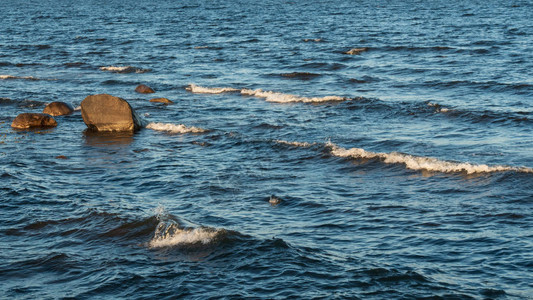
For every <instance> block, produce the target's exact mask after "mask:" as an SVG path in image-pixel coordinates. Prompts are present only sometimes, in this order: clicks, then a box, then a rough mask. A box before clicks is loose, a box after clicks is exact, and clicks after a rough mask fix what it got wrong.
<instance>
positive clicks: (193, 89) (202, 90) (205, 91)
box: [185, 84, 240, 94]
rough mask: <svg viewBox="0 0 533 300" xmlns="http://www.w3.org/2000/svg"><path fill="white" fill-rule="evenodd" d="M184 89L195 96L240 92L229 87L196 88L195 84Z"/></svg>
mask: <svg viewBox="0 0 533 300" xmlns="http://www.w3.org/2000/svg"><path fill="white" fill-rule="evenodd" d="M185 89H186V90H187V91H189V92H191V93H196V94H222V93H231V92H238V91H240V90H239V89H234V88H230V87H223V88H209V87H202V86H198V85H196V84H190V85H189V86H188V87H186V88H185Z"/></svg>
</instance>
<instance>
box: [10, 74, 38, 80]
mask: <svg viewBox="0 0 533 300" xmlns="http://www.w3.org/2000/svg"><path fill="white" fill-rule="evenodd" d="M0 79H2V80H6V79H25V80H40V79H39V78H35V77H33V76H12V75H0Z"/></svg>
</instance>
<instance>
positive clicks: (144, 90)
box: [135, 84, 155, 94]
mask: <svg viewBox="0 0 533 300" xmlns="http://www.w3.org/2000/svg"><path fill="white" fill-rule="evenodd" d="M135 91H136V92H137V93H141V94H152V93H155V91H154V90H153V89H152V88H151V87H149V86H147V85H145V84H139V85H138V86H137V87H136V88H135Z"/></svg>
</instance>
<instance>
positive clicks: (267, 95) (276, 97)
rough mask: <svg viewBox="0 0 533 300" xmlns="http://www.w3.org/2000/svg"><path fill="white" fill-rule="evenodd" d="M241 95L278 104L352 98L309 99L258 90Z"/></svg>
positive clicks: (328, 97) (243, 91)
mask: <svg viewBox="0 0 533 300" xmlns="http://www.w3.org/2000/svg"><path fill="white" fill-rule="evenodd" d="M241 94H242V95H246V96H254V97H258V98H264V99H265V100H266V101H268V102H276V103H291V102H303V103H320V102H332V101H346V100H351V99H350V98H346V97H339V96H325V97H310V98H308V97H301V96H296V95H292V94H284V93H278V92H272V91H263V90H261V89H258V90H248V89H242V90H241Z"/></svg>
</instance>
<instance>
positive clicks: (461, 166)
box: [326, 142, 533, 174]
mask: <svg viewBox="0 0 533 300" xmlns="http://www.w3.org/2000/svg"><path fill="white" fill-rule="evenodd" d="M326 146H327V147H329V148H330V153H331V154H332V155H333V156H337V157H350V158H355V159H358V158H366V159H379V160H381V161H382V162H384V163H387V164H403V165H405V167H406V168H407V169H411V170H426V171H434V172H442V173H462V172H465V173H467V174H474V173H492V172H505V171H516V172H523V173H533V169H532V168H527V167H511V166H501V165H496V166H489V165H485V164H471V163H467V162H466V163H465V162H453V161H444V160H439V159H437V158H433V157H424V156H415V155H409V154H404V153H399V152H391V153H376V152H370V151H366V150H364V149H361V148H351V149H345V148H342V147H339V146H337V145H335V144H333V143H331V142H328V143H327V144H326Z"/></svg>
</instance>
